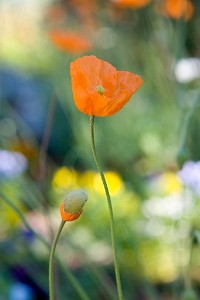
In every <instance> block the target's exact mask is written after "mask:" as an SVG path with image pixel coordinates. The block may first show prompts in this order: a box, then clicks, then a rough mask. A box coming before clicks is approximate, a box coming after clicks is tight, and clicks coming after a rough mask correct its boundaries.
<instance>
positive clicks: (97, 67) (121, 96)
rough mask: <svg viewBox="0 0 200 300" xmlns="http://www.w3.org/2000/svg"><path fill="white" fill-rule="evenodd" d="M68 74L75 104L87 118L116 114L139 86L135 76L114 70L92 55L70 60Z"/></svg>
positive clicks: (139, 82)
mask: <svg viewBox="0 0 200 300" xmlns="http://www.w3.org/2000/svg"><path fill="white" fill-rule="evenodd" d="M70 74H71V79H72V91H73V96H74V101H75V104H76V106H77V107H78V109H79V110H80V111H81V112H83V113H85V114H88V115H89V116H92V115H94V116H101V117H103V116H111V115H113V114H115V113H117V112H118V111H119V110H120V109H121V108H122V107H123V106H124V105H125V104H126V103H127V102H128V101H129V100H130V98H131V96H132V95H133V94H134V93H135V92H136V91H137V89H139V87H140V86H141V85H142V79H141V77H140V76H139V75H136V74H133V73H129V72H126V71H117V70H116V69H115V67H113V66H112V65H111V64H109V63H108V62H106V61H103V60H101V59H98V58H97V57H96V56H94V55H91V56H84V57H81V58H78V59H76V60H75V61H73V62H72V63H71V65H70Z"/></svg>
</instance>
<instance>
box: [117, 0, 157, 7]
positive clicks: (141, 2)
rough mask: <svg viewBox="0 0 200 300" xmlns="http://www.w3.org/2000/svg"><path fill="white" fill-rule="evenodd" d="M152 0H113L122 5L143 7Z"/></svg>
mask: <svg viewBox="0 0 200 300" xmlns="http://www.w3.org/2000/svg"><path fill="white" fill-rule="evenodd" d="M150 1H151V0H112V2H113V3H114V4H116V5H118V6H120V7H132V8H136V9H137V8H142V7H144V6H146V5H147V4H148V3H149V2H150Z"/></svg>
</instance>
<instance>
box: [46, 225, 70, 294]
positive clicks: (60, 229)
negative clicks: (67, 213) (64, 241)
mask: <svg viewBox="0 0 200 300" xmlns="http://www.w3.org/2000/svg"><path fill="white" fill-rule="evenodd" d="M65 222H66V221H63V220H62V221H61V223H60V226H59V228H58V231H57V233H56V235H55V238H54V241H53V244H52V248H51V253H50V258H49V300H54V286H53V258H54V254H55V250H56V245H57V242H58V239H59V236H60V234H61V231H62V229H63V227H64V225H65Z"/></svg>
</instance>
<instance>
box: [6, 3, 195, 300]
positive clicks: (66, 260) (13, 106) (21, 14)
mask: <svg viewBox="0 0 200 300" xmlns="http://www.w3.org/2000/svg"><path fill="white" fill-rule="evenodd" d="M199 15H200V4H199V1H197V0H193V1H192V0H190V1H187V0H175V1H171V0H152V1H150V0H149V1H145V0H143V1H136V0H135V1H133V0H113V1H111V0H107V1H100V0H99V1H97V0H62V1H49V0H43V1H36V0H34V1H33V0H32V1H25V0H1V2H0V20H1V35H0V210H1V213H0V216H1V217H0V262H1V268H0V299H8V300H13V299H15V300H21V299H24V300H26V299H27V300H29V299H38V300H39V299H48V281H47V274H48V257H49V251H47V249H46V248H45V247H44V245H43V244H42V243H41V241H40V240H38V239H37V237H35V235H34V234H33V233H32V231H31V230H29V229H28V228H26V227H25V225H24V224H23V222H22V220H21V219H20V218H19V215H17V214H16V211H15V210H13V205H14V207H15V209H17V210H18V211H19V212H21V214H22V216H24V217H25V220H26V221H27V222H28V224H29V225H30V226H31V227H32V228H33V229H34V230H35V231H36V232H37V233H39V234H40V235H42V236H43V237H44V238H45V240H48V241H51V240H52V237H53V235H54V233H55V231H56V230H57V227H58V224H59V222H60V216H59V206H60V203H61V201H62V199H63V197H64V195H65V193H66V192H67V191H70V190H72V189H73V188H77V187H78V188H80V187H81V188H84V189H86V190H87V192H88V194H89V201H88V203H87V206H86V208H85V211H84V214H83V215H82V216H81V218H80V219H79V220H78V221H77V222H74V223H73V224H71V223H69V224H67V226H66V228H65V233H63V234H62V236H61V240H60V241H59V245H58V249H57V250H58V251H57V252H58V254H59V257H60V258H61V260H62V261H63V264H66V265H68V266H69V267H70V269H71V270H72V272H73V273H74V275H75V276H76V278H77V279H78V281H79V282H80V284H81V285H82V286H83V288H85V290H86V291H87V293H88V294H89V295H90V297H91V299H116V287H115V281H114V270H113V260H112V249H111V241H110V231H109V219H108V212H107V205H106V200H105V195H104V192H103V187H102V184H101V181H100V178H99V175H98V173H97V171H96V168H95V164H94V161H93V157H92V152H91V149H90V136H89V118H88V116H87V115H83V114H81V113H80V112H79V111H78V110H77V108H76V106H75V105H74V102H73V97H72V90H71V82H70V73H69V64H70V62H71V61H72V60H75V59H76V58H77V57H80V56H82V55H91V54H94V55H96V56H97V57H98V58H101V59H103V60H106V61H108V62H110V63H111V64H113V65H114V66H115V67H116V68H117V69H118V70H127V71H130V72H134V73H137V74H139V75H140V76H141V77H142V78H143V81H144V82H143V85H142V87H141V89H140V90H139V91H138V92H137V93H136V94H135V95H134V96H133V99H132V100H131V101H130V102H129V103H128V104H127V105H126V106H125V107H124V108H123V109H122V110H121V111H120V112H119V113H118V114H116V115H114V116H112V117H104V118H97V119H96V124H95V135H96V144H97V151H98V154H99V158H100V160H101V162H102V165H103V167H104V170H105V172H106V173H105V174H106V178H107V180H108V185H109V188H110V192H111V196H112V202H113V208H114V214H115V219H116V229H117V238H118V246H119V257H120V266H121V273H122V285H123V288H124V294H125V297H126V299H130V300H131V299H165V300H169V299H186V298H183V297H182V296H181V294H182V291H184V290H186V291H187V292H188V288H189V289H190V288H191V286H193V287H194V290H195V293H196V294H197V298H194V297H193V298H187V299H198V297H200V296H198V295H199V294H198V292H199V285H200V249H199V240H200V236H199V229H200V222H199V212H200V203H199V197H200V196H199V195H200V175H199V174H200V166H199V164H198V161H199V160H200V152H199V148H200V130H199V128H200V124H199V122H200V121H199V114H200V109H199V102H200V89H199V87H200V31H199V28H200V18H199ZM191 161H193V162H194V163H191ZM55 277H56V287H57V288H56V293H57V295H58V299H66V298H67V297H68V298H67V299H74V300H76V299H79V297H78V295H77V293H76V291H75V290H74V289H73V288H72V287H71V285H70V284H69V283H68V281H67V278H65V277H64V274H63V273H62V270H60V269H59V266H58V267H57V268H56V276H55ZM190 292H191V291H190V290H189V293H190ZM190 296H191V294H190ZM181 297H182V298H181Z"/></svg>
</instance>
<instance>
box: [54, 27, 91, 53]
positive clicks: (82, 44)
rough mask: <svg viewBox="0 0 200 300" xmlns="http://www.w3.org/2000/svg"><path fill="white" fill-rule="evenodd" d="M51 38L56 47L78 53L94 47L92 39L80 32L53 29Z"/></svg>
mask: <svg viewBox="0 0 200 300" xmlns="http://www.w3.org/2000/svg"><path fill="white" fill-rule="evenodd" d="M49 38H50V40H51V41H52V43H53V44H54V45H55V46H56V47H58V48H59V49H61V50H63V51H65V52H69V53H73V54H78V53H83V52H87V51H90V50H91V49H92V43H91V41H90V40H89V39H87V38H86V37H83V36H81V35H80V34H78V33H72V32H68V31H60V30H52V31H50V32H49Z"/></svg>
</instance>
